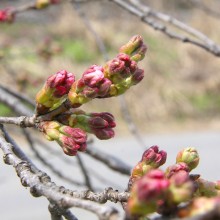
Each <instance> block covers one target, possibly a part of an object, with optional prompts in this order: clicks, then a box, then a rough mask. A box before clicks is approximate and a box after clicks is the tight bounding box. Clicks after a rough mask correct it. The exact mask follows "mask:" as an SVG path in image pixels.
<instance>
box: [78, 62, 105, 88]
mask: <svg viewBox="0 0 220 220" xmlns="http://www.w3.org/2000/svg"><path fill="white" fill-rule="evenodd" d="M103 71H104V69H103V67H102V66H97V65H93V66H91V67H90V68H89V69H87V70H86V71H85V72H84V73H83V76H82V80H83V81H84V83H85V85H87V86H89V87H95V86H97V85H98V84H99V83H100V82H101V81H102V80H103V79H104V73H103Z"/></svg>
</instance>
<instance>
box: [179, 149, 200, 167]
mask: <svg viewBox="0 0 220 220" xmlns="http://www.w3.org/2000/svg"><path fill="white" fill-rule="evenodd" d="M176 162H177V163H178V162H184V163H186V164H187V166H188V167H189V169H190V171H191V170H192V169H195V168H196V167H197V166H198V164H199V154H198V152H197V150H196V149H195V148H193V147H188V148H185V149H183V150H182V151H180V152H179V153H178V154H177V157H176Z"/></svg>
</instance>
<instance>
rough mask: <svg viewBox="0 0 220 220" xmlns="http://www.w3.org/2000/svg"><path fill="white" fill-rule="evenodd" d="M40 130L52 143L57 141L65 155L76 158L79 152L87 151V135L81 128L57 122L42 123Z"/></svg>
mask: <svg viewBox="0 0 220 220" xmlns="http://www.w3.org/2000/svg"><path fill="white" fill-rule="evenodd" d="M39 129H40V130H41V131H42V132H43V133H44V134H45V136H46V138H47V139H48V140H50V141H54V140H55V141H56V142H57V143H58V144H59V145H60V146H61V147H62V149H63V151H64V153H65V154H67V155H69V156H74V155H76V154H77V152H78V151H85V149H86V140H87V135H86V133H85V131H83V130H82V129H80V128H71V127H69V126H64V125H62V124H60V123H58V122H56V121H45V122H41V123H40V125H39Z"/></svg>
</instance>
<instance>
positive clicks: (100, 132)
mask: <svg viewBox="0 0 220 220" xmlns="http://www.w3.org/2000/svg"><path fill="white" fill-rule="evenodd" d="M57 120H59V121H60V122H61V123H63V124H66V125H69V126H70V127H78V128H81V129H83V130H84V131H86V132H88V133H92V134H94V135H96V137H97V138H99V139H101V140H106V139H110V138H112V137H114V134H115V132H114V130H113V128H114V127H115V126H116V123H115V119H114V116H113V115H112V114H110V113H108V112H101V113H85V112H84V111H82V110H79V111H75V112H73V113H71V112H69V113H66V114H61V115H60V116H59V117H58V118H57Z"/></svg>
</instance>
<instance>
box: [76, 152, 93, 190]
mask: <svg viewBox="0 0 220 220" xmlns="http://www.w3.org/2000/svg"><path fill="white" fill-rule="evenodd" d="M76 159H77V161H78V164H79V167H80V169H81V171H82V174H83V176H84V179H85V185H86V186H87V187H88V189H90V190H92V189H93V187H92V183H91V180H90V176H89V172H88V170H87V168H86V167H85V165H84V162H83V160H82V158H81V156H80V155H79V154H78V155H76Z"/></svg>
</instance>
